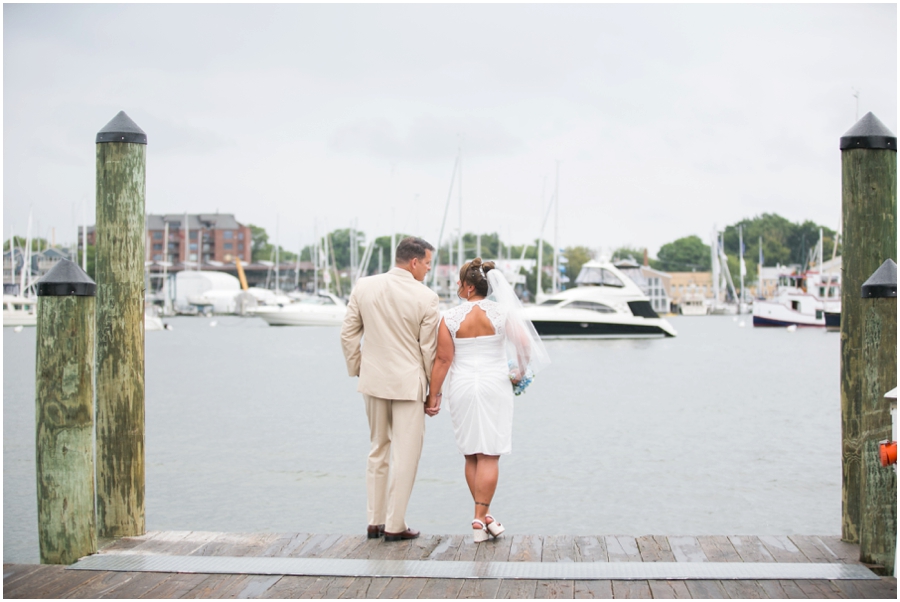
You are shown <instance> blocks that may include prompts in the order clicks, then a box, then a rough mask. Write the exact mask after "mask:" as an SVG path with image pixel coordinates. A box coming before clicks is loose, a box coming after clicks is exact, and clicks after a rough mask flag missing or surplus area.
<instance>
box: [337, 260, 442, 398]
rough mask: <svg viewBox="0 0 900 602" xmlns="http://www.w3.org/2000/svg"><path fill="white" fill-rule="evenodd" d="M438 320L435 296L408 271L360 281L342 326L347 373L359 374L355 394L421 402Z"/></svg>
mask: <svg viewBox="0 0 900 602" xmlns="http://www.w3.org/2000/svg"><path fill="white" fill-rule="evenodd" d="M440 319H441V316H440V312H439V311H438V296H437V294H436V293H435V292H434V291H432V290H431V289H430V288H428V287H427V286H425V285H424V284H422V283H421V282H419V281H418V280H416V279H415V278H413V275H412V274H411V273H409V272H408V271H407V270H404V269H402V268H393V269H391V270H390V271H389V272H387V273H384V274H378V275H377V276H368V277H366V278H361V279H360V280H359V281H358V282H357V283H356V286H355V287H354V289H353V293H352V294H351V295H350V303H349V304H348V305H347V315H346V317H344V324H343V326H342V327H341V346H342V347H343V350H344V358H346V360H347V372H348V373H349V374H350V376H359V386H358V387H357V390H358V391H359V392H360V393H363V394H365V395H371V396H373V397H380V398H382V399H415V400H418V401H424V400H425V395H426V393H427V386H428V379H429V378H430V377H431V366H432V364H433V363H434V355H435V352H436V350H437V334H438V324H439V323H440ZM363 335H365V339H363Z"/></svg>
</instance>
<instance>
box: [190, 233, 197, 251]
mask: <svg viewBox="0 0 900 602" xmlns="http://www.w3.org/2000/svg"><path fill="white" fill-rule="evenodd" d="M191 238H194V237H193V236H192V237H191ZM188 248H189V249H190V250H191V251H196V250H197V243H195V242H192V243H191V244H190V246H189V247H188Z"/></svg>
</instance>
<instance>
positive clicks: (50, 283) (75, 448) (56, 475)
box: [35, 259, 97, 564]
mask: <svg viewBox="0 0 900 602" xmlns="http://www.w3.org/2000/svg"><path fill="white" fill-rule="evenodd" d="M96 292H97V286H96V285H95V284H94V281H93V280H91V279H90V277H88V275H87V274H85V273H84V271H83V270H82V269H81V268H80V267H78V265H77V264H75V263H73V262H71V261H69V260H68V259H63V260H61V261H60V262H59V263H57V264H56V265H55V266H54V267H53V269H52V270H50V271H49V272H48V273H47V275H46V276H44V278H42V279H41V281H40V282H39V283H38V285H37V294H38V312H37V370H36V372H37V382H36V383H35V385H36V386H35V402H36V403H35V410H36V412H35V413H36V420H35V426H36V441H35V443H36V446H35V447H36V450H37V508H38V540H39V544H40V556H41V562H42V563H43V564H71V563H73V562H75V561H76V560H78V559H79V558H81V557H82V556H87V555H88V554H93V553H94V552H96V551H97V531H96V526H95V522H94V443H93V435H94V332H95V316H94V311H95V300H94V295H95V294H96Z"/></svg>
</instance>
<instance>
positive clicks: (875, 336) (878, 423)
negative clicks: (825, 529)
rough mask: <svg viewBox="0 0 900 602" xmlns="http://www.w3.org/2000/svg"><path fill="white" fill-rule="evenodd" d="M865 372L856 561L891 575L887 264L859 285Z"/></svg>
mask: <svg viewBox="0 0 900 602" xmlns="http://www.w3.org/2000/svg"><path fill="white" fill-rule="evenodd" d="M861 301H862V304H861V309H862V311H863V318H862V321H863V324H864V331H863V340H862V356H863V361H862V365H863V373H862V374H861V375H860V378H861V381H862V382H861V384H860V389H861V392H862V403H861V410H862V415H861V425H862V431H863V440H864V447H863V450H862V454H863V455H862V472H861V474H860V489H861V492H862V508H861V515H862V519H861V523H860V531H859V551H860V559H861V560H862V561H863V562H866V563H869V564H873V565H880V566H883V567H885V568H884V571H883V574H886V575H891V574H893V571H894V563H895V552H894V550H895V547H896V542H897V473H896V472H894V470H893V468H891V467H887V468H885V467H884V466H882V465H881V458H880V454H879V442H880V441H886V440H887V441H889V440H890V439H891V408H890V403H889V401H888V400H887V399H885V397H884V394H885V393H886V392H887V391H888V390H890V389H892V388H894V387H895V386H896V384H897V264H896V262H894V261H893V260H890V259H888V260H886V261H885V262H884V263H883V264H882V265H881V267H879V268H878V270H877V271H876V272H875V273H874V274H873V275H872V277H871V278H869V279H868V280H866V282H865V284H863V286H862V294H861Z"/></svg>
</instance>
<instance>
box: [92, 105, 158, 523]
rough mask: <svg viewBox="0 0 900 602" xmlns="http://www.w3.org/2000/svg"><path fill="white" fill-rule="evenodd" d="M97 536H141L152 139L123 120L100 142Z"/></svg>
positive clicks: (104, 132)
mask: <svg viewBox="0 0 900 602" xmlns="http://www.w3.org/2000/svg"><path fill="white" fill-rule="evenodd" d="M96 142H97V225H96V236H97V243H96V244H97V260H96V261H97V272H96V275H97V333H98V334H97V528H98V532H99V535H100V537H122V536H134V535H142V534H143V533H144V531H145V520H144V245H145V240H144V199H145V191H146V158H147V154H146V149H147V146H146V145H147V135H146V134H145V133H144V132H143V130H141V128H139V127H138V126H137V125H136V124H135V123H134V122H133V121H132V120H131V119H130V118H129V117H128V115H126V114H125V113H124V112H120V113H119V114H118V115H116V116H115V117H114V118H113V120H112V121H110V122H109V123H108V124H107V125H106V126H105V127H104V128H103V129H102V130H100V132H99V133H98V134H97V140H96Z"/></svg>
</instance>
